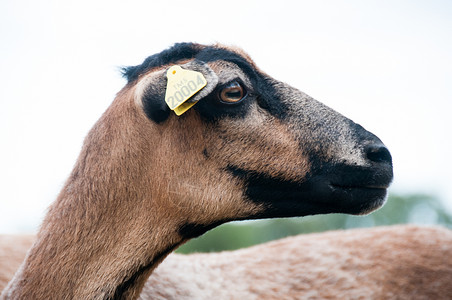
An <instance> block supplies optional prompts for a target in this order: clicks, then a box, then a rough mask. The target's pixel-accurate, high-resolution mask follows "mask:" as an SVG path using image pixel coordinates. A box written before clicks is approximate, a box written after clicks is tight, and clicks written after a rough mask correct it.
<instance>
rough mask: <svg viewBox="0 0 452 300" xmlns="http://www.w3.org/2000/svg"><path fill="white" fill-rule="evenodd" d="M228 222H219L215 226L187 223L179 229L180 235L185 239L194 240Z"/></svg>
mask: <svg viewBox="0 0 452 300" xmlns="http://www.w3.org/2000/svg"><path fill="white" fill-rule="evenodd" d="M225 222H227V220H225V221H218V222H215V223H213V224H208V225H205V224H196V223H185V224H183V225H181V226H180V227H179V234H180V235H181V236H182V237H184V238H185V239H192V238H196V237H198V236H200V235H202V234H204V233H206V232H207V231H209V230H211V229H213V228H215V227H217V226H219V225H221V224H223V223H225Z"/></svg>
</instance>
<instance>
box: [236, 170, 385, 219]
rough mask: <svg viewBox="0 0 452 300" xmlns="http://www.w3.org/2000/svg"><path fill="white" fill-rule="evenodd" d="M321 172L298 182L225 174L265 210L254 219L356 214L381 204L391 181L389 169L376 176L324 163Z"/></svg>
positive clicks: (242, 173) (252, 174)
mask: <svg viewBox="0 0 452 300" xmlns="http://www.w3.org/2000/svg"><path fill="white" fill-rule="evenodd" d="M321 169H322V171H321V172H315V173H313V174H307V175H306V177H305V179H304V180H303V181H300V182H296V181H289V180H285V179H283V178H275V177H270V176H269V175H267V174H264V173H258V172H253V171H247V170H244V169H241V168H237V167H234V166H229V167H228V168H227V171H228V172H230V173H231V174H232V175H234V176H235V177H237V178H240V179H241V180H243V181H244V182H245V186H246V190H245V195H246V197H247V198H248V200H250V201H252V202H254V203H258V204H263V205H264V206H265V207H266V209H265V210H264V211H263V212H261V213H259V215H257V216H255V218H265V217H294V216H305V215H313V214H325V213H333V212H334V213H341V212H342V213H349V214H359V213H362V212H365V211H368V210H369V209H372V208H375V207H379V206H380V205H381V204H382V203H383V202H384V199H385V196H386V188H387V186H388V185H389V183H390V182H391V180H392V171H390V170H389V168H388V170H385V171H383V172H378V173H376V172H374V170H373V169H371V168H365V167H357V166H346V165H338V164H335V165H330V164H328V163H326V164H324V165H323V166H322V168H321Z"/></svg>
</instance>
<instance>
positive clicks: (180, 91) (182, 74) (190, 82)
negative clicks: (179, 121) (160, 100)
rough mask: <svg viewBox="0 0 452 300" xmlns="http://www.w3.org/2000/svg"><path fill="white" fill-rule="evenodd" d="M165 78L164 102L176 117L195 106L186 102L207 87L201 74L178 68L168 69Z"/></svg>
mask: <svg viewBox="0 0 452 300" xmlns="http://www.w3.org/2000/svg"><path fill="white" fill-rule="evenodd" d="M166 78H167V79H168V82H167V84H166V94H165V102H166V104H167V105H168V106H169V108H170V109H171V110H174V112H175V113H176V115H178V116H180V115H181V114H183V113H184V112H186V111H187V110H188V109H189V108H190V107H192V106H193V105H195V104H196V102H194V103H186V101H187V100H188V99H190V98H191V97H192V96H193V95H194V94H196V93H197V92H198V91H200V90H201V89H202V88H203V87H205V86H206V85H207V80H206V79H205V78H204V75H203V74H202V73H201V72H197V71H192V70H184V69H182V68H181V67H180V66H172V67H171V68H169V69H168V71H167V72H166Z"/></svg>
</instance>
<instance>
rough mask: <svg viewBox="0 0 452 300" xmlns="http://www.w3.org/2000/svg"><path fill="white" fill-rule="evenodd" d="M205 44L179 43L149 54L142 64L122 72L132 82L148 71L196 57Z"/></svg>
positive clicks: (123, 69) (126, 68) (124, 69)
mask: <svg viewBox="0 0 452 300" xmlns="http://www.w3.org/2000/svg"><path fill="white" fill-rule="evenodd" d="M204 47H205V46H202V45H199V44H194V43H178V44H175V45H174V46H173V47H171V48H169V49H166V50H164V51H162V52H160V53H157V54H154V55H151V56H149V57H148V58H146V59H145V60H144V62H143V63H142V64H141V65H137V66H130V67H124V68H122V74H123V76H124V77H125V78H126V79H127V81H128V82H132V81H134V80H136V79H138V77H139V76H140V75H142V74H144V73H146V72H147V71H149V70H151V69H153V68H156V67H160V66H164V65H168V64H170V63H173V62H177V61H180V60H184V59H191V58H194V57H195V55H196V54H197V53H199V51H200V50H201V49H202V48H204Z"/></svg>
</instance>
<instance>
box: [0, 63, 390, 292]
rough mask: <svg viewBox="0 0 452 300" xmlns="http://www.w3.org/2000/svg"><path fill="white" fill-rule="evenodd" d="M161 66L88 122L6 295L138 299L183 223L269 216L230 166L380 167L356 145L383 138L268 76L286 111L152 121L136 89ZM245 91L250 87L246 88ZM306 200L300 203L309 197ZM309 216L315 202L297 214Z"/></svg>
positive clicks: (272, 173) (283, 170)
mask: <svg viewBox="0 0 452 300" xmlns="http://www.w3.org/2000/svg"><path fill="white" fill-rule="evenodd" d="M185 62H187V60H183V61H182V62H180V63H185ZM189 63H190V62H189ZM184 66H188V65H187V64H185V65H184ZM166 67H168V66H166ZM198 67H200V68H204V69H203V70H204V71H206V72H208V73H206V74H205V75H206V76H217V77H218V83H219V84H222V83H225V81H228V80H230V78H229V75H230V74H231V73H234V74H236V75H237V76H239V77H240V76H242V77H244V76H245V75H244V73H243V72H241V71H240V69H239V68H238V66H236V65H234V64H230V63H226V62H223V63H222V62H221V61H214V62H211V63H210V66H209V65H208V64H204V65H199V64H198ZM215 68H216V69H217V73H216V74H214V73H215V72H214V71H212V69H215ZM222 69H226V71H224V72H223V71H221V72H220V71H219V70H222ZM158 70H162V68H161V67H158V68H156V69H151V70H148V71H147V73H146V74H141V75H140V76H139V77H138V80H137V81H133V82H130V83H129V84H128V85H126V87H124V88H123V89H122V91H120V92H119V93H118V95H117V97H116V99H115V100H114V101H113V103H112V105H111V106H110V107H109V108H108V109H107V111H106V112H105V113H104V114H103V116H102V117H101V118H100V119H99V121H98V122H97V123H96V124H95V126H94V127H93V129H91V131H90V132H89V134H88V136H87V137H86V139H85V141H84V145H83V148H82V150H81V153H80V156H79V158H78V160H77V162H76V164H75V166H74V169H73V171H72V173H71V175H70V176H69V178H68V180H67V182H66V183H65V185H64V187H63V189H62V191H61V192H60V194H59V195H58V197H57V199H56V201H55V202H54V203H53V204H52V206H51V207H50V209H49V211H48V213H47V215H46V217H45V219H44V221H43V223H42V225H41V228H40V230H39V232H38V234H37V237H36V241H35V243H34V244H33V246H32V248H31V249H30V251H29V252H28V254H27V256H26V258H25V261H24V263H23V264H22V266H21V267H20V268H19V270H18V272H17V273H16V274H15V276H14V277H13V279H12V280H11V282H10V283H9V285H8V287H7V288H6V289H5V290H4V292H3V293H2V297H3V298H8V299H9V298H11V299H104V298H127V299H135V298H137V297H138V295H139V293H140V291H141V289H142V287H143V285H144V283H145V281H146V278H147V277H148V276H149V275H150V274H151V272H152V271H153V270H154V268H155V267H156V266H157V265H158V264H159V263H160V262H161V261H162V260H163V259H164V258H165V257H166V255H168V254H169V253H170V252H171V251H172V250H173V249H174V248H175V247H177V246H178V245H180V244H181V243H183V242H184V241H185V240H186V239H187V238H189V237H190V234H193V235H195V234H196V233H197V231H195V230H194V232H190V233H189V235H188V236H186V235H184V234H183V233H181V228H191V227H190V226H191V225H194V227H193V228H198V227H199V228H203V226H205V227H209V226H210V227H212V226H215V225H218V224H220V223H222V222H226V221H230V220H237V219H246V218H256V217H259V216H260V215H259V214H260V213H263V212H266V214H265V216H266V217H268V216H273V215H272V214H271V205H269V204H262V203H259V202H253V201H250V200H249V199H248V198H247V196H246V195H245V193H246V182H245V181H244V179H241V178H238V177H237V176H234V174H232V173H231V172H228V171H227V168H228V166H230V165H234V166H235V167H237V168H241V169H245V170H246V171H247V172H255V173H259V174H265V175H266V176H267V177H271V178H277V179H278V180H280V181H291V182H297V183H303V182H304V181H305V180H307V179H306V178H307V177H308V173H309V172H310V171H311V169H312V167H311V164H312V161H311V160H312V158H310V157H312V156H313V153H315V154H316V155H317V156H318V159H319V160H321V161H320V162H318V164H317V165H320V166H321V165H322V163H323V162H328V163H329V164H333V163H336V162H340V163H342V164H349V166H351V165H353V166H357V165H360V166H361V167H362V168H363V169H365V168H367V169H369V170H373V169H376V170H377V169H378V170H380V168H383V167H382V166H383V164H382V163H381V162H379V161H377V162H376V161H373V162H370V161H369V159H368V158H366V153H365V151H364V150H363V149H364V144H365V143H376V144H378V145H380V144H381V142H380V141H379V140H378V139H377V138H376V137H375V136H373V135H371V134H370V133H366V132H365V131H364V129H362V128H360V127H358V126H356V124H355V125H353V124H352V123H351V122H350V121H349V120H347V119H346V118H344V117H343V116H341V115H339V114H338V113H336V112H334V111H333V110H331V109H329V108H327V107H325V106H323V105H321V104H320V103H318V102H316V101H314V100H313V99H311V98H309V97H308V96H306V95H305V94H303V93H301V92H299V91H297V90H295V89H293V88H291V87H289V86H287V85H284V84H283V83H278V82H277V81H276V80H273V79H271V78H266V82H267V84H271V85H272V86H274V88H275V89H277V90H278V92H279V97H277V98H280V99H281V100H280V101H283V102H284V105H285V106H287V109H288V110H290V111H291V114H288V117H287V118H286V119H284V120H281V119H278V118H277V117H275V116H274V115H272V114H270V113H269V112H268V111H267V110H265V109H263V108H262V107H260V106H259V105H257V104H256V102H251V100H250V105H249V107H248V111H247V114H246V117H243V118H230V117H224V118H222V119H219V120H216V122H215V123H209V122H205V121H204V120H203V118H202V117H200V115H199V114H198V113H197V111H195V109H191V110H189V111H188V112H187V113H185V114H184V115H183V116H182V117H176V116H175V115H174V114H171V115H170V116H169V117H168V118H167V119H165V122H164V123H162V124H157V123H156V122H153V121H152V120H150V119H149V118H148V116H147V115H146V113H145V112H144V111H143V106H142V105H143V103H144V102H143V101H144V100H143V99H144V98H143V97H144V95H145V93H144V91H146V92H148V91H149V89H150V88H151V89H152V88H153V89H161V87H162V86H164V84H165V82H166V81H162V80H163V79H162V78H163V77H162V76H154V75H156V73H158ZM159 74H160V73H159ZM157 75H158V74H157ZM160 75H161V74H160ZM159 80H160V81H159ZM165 80H166V79H165ZM242 81H243V82H247V81H249V80H248V79H247V78H242ZM140 82H144V83H145V84H146V86H145V87H143V86H140ZM212 82H216V81H211V85H213V84H212ZM163 88H164V87H163ZM209 88H212V89H213V88H214V86H211V87H209ZM249 88H250V89H251V92H252V88H253V87H249ZM206 89H207V87H206ZM206 91H207V90H204V91H201V92H200V94H201V93H202V92H206ZM143 93H144V94H143ZM195 97H196V96H195ZM271 100H272V101H277V99H271ZM155 101H157V100H155ZM200 105H201V104H200ZM302 114H305V117H304V118H302V117H300V116H301V115H302ZM353 126H355V127H353ZM352 127H353V129H352ZM359 136H362V138H360V139H358V138H357V137H359ZM381 145H382V144H381ZM206 154H207V155H206ZM308 154H310V155H311V156H309V155H308ZM384 170H385V171H384V172H379V171H378V173H379V174H383V173H384V174H388V175H387V178H386V179H385V180H384V183H383V185H384V186H383V187H378V188H373V187H370V188H369V186H368V185H369V183H365V184H366V185H367V186H363V187H364V189H366V190H367V191H371V190H372V191H371V192H373V193H376V191H375V190H378V191H377V192H378V195H384V193H385V191H386V187H387V185H388V184H389V182H390V179H392V166H391V164H390V161H388V160H386V161H385V162H384ZM315 171H316V172H319V171H318V170H315ZM379 176H380V175H379ZM370 178H372V177H370ZM278 182H279V181H278ZM317 183H318V182H317ZM316 186H317V185H316ZM346 188H347V189H348V190H350V187H348V186H347V187H346ZM359 188H361V187H359ZM314 189H315V186H314ZM348 192H349V191H348ZM348 192H347V193H348ZM319 193H321V194H322V193H324V191H323V190H321V191H319ZM340 193H344V191H340V192H339V194H340ZM307 198H308V197H307ZM311 198H312V199H315V197H311ZM311 198H309V199H304V198H303V201H308V200H309V201H314V200H312V199H311ZM358 198H359V197H358ZM364 198H365V197H364ZM354 199H356V197H350V199H346V200H347V201H345V203H346V205H347V206H352V205H349V204H348V200H354ZM383 199H384V197H383V196H379V197H374V198H372V199H370V200H368V201H369V202H370V203H359V205H357V207H358V209H354V210H353V213H362V212H367V211H369V210H371V209H375V208H376V207H378V206H379V205H381V204H382V203H383ZM364 200H366V199H364ZM331 201H332V203H329V202H328V200H326V203H323V202H320V203H310V204H309V205H307V207H308V208H310V209H311V207H314V208H316V207H321V208H322V210H320V211H321V212H324V211H328V212H336V211H337V210H339V209H340V211H343V209H344V208H342V207H340V206H339V205H340V204H341V203H339V204H338V203H335V202H334V200H331ZM300 202H302V200H301V199H300ZM283 203H284V202H283ZM295 204H299V203H298V202H297V203H295ZM352 204H354V203H352ZM336 207H339V208H336ZM269 210H270V212H269ZM313 213H318V211H317V210H314V209H313V210H312V211H311V210H308V211H302V212H300V214H313ZM201 233H202V232H201Z"/></svg>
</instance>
